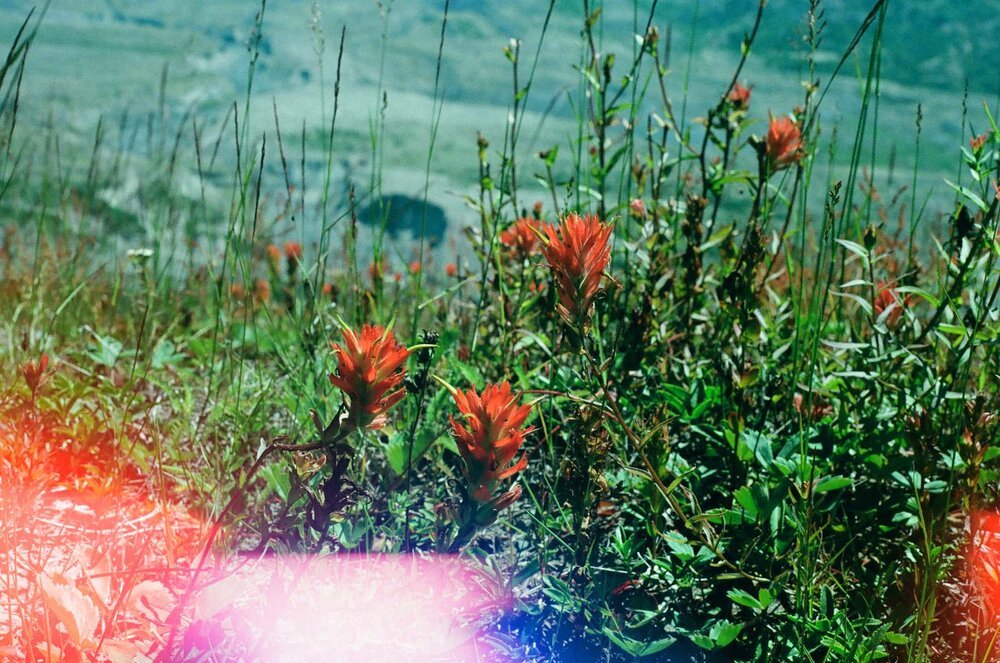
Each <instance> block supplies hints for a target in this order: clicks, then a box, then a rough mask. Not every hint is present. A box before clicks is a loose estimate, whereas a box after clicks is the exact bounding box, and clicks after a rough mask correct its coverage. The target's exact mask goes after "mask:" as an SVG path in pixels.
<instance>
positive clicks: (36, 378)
mask: <svg viewBox="0 0 1000 663" xmlns="http://www.w3.org/2000/svg"><path fill="white" fill-rule="evenodd" d="M48 365H49V356H48V355H47V354H45V353H44V352H43V353H42V354H41V356H40V357H39V358H38V363H35V362H33V361H26V362H24V363H23V364H21V375H23V376H24V381H25V382H26V383H27V384H28V389H30V390H31V393H32V395H34V394H35V392H36V391H38V387H39V385H41V384H42V378H43V376H44V373H45V368H46V367H47V366H48Z"/></svg>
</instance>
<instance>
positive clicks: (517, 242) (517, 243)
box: [500, 216, 545, 260]
mask: <svg viewBox="0 0 1000 663" xmlns="http://www.w3.org/2000/svg"><path fill="white" fill-rule="evenodd" d="M544 226H545V224H543V223H542V222H541V221H538V220H536V219H531V218H528V217H526V216H522V217H521V218H520V219H518V220H517V221H515V222H514V223H512V224H510V225H509V226H508V227H507V229H506V230H504V231H503V232H501V233H500V242H501V243H502V244H503V245H504V246H506V247H507V248H508V249H510V251H511V253H513V254H514V255H515V256H517V257H518V258H520V259H521V260H524V259H525V258H527V257H528V256H531V255H534V254H535V253H538V246H539V244H541V239H539V237H538V232H536V231H541V230H542V229H543V228H544Z"/></svg>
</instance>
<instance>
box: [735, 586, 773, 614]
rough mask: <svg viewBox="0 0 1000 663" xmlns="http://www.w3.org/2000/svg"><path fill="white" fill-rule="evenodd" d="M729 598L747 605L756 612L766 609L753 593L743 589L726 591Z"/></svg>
mask: <svg viewBox="0 0 1000 663" xmlns="http://www.w3.org/2000/svg"><path fill="white" fill-rule="evenodd" d="M726 596H728V597H729V600H730V601H732V602H733V603H738V604H740V605H743V606H746V607H748V608H750V609H752V610H753V611H755V612H760V611H762V610H763V609H764V606H762V605H761V604H760V601H758V600H757V599H756V598H754V596H753V594H750V593H749V592H746V591H744V590H742V589H731V590H729V591H728V592H727V593H726Z"/></svg>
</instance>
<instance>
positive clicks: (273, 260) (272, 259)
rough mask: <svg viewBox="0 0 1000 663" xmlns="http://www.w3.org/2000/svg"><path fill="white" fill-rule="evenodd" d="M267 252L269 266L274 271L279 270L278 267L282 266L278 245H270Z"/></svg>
mask: <svg viewBox="0 0 1000 663" xmlns="http://www.w3.org/2000/svg"><path fill="white" fill-rule="evenodd" d="M265 251H266V253H267V262H268V264H269V265H270V266H271V267H273V268H274V269H278V265H279V264H281V249H279V248H278V246H277V245H276V244H268V245H267V248H266V249H265Z"/></svg>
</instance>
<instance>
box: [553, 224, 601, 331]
mask: <svg viewBox="0 0 1000 663" xmlns="http://www.w3.org/2000/svg"><path fill="white" fill-rule="evenodd" d="M613 228H614V226H613V225H612V224H610V223H607V224H605V223H601V220H600V219H599V218H598V217H597V215H596V214H588V215H585V216H580V215H578V214H572V213H571V214H569V215H567V216H566V218H565V219H563V222H562V225H560V226H559V228H558V229H557V228H554V227H552V226H545V228H544V230H545V233H546V235H548V244H547V245H545V246H543V247H542V254H543V255H544V256H545V259H546V260H547V261H548V263H549V267H551V268H552V274H553V276H555V280H556V286H557V290H558V293H559V304H558V306H557V308H558V310H559V314H560V315H562V316H563V318H565V319H566V321H567V322H568V323H569V324H570V325H574V326H575V325H577V324H580V323H583V322H584V321H585V320H586V317H587V314H588V313H589V312H590V307H591V305H592V304H593V303H594V298H595V297H596V296H597V293H598V292H600V290H601V276H602V275H603V273H604V270H605V269H606V268H607V266H608V263H609V262H610V261H611V244H610V243H609V240H610V239H611V231H612V229H613Z"/></svg>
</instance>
